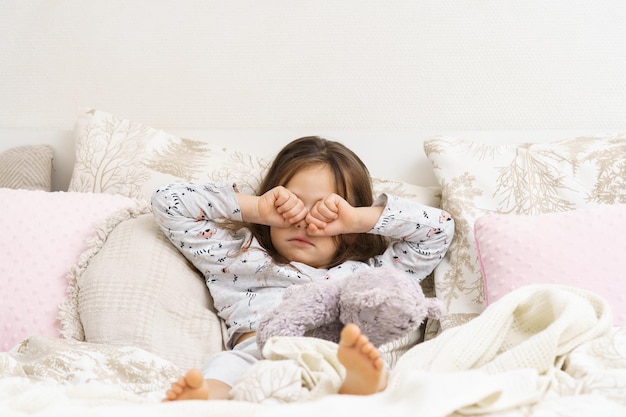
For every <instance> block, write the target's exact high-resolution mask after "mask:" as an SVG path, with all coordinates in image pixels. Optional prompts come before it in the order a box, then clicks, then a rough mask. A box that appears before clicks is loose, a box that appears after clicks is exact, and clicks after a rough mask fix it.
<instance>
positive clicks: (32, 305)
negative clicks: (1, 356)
mask: <svg viewBox="0 0 626 417" xmlns="http://www.w3.org/2000/svg"><path fill="white" fill-rule="evenodd" d="M0 201H2V216H0V231H1V232H0V348H1V349H2V350H3V351H6V350H9V349H10V348H12V347H13V346H14V345H15V344H16V343H18V342H20V341H21V340H23V339H24V338H26V337H28V336H31V335H39V336H59V335H60V332H59V331H60V324H59V321H58V320H57V315H58V307H59V304H61V302H63V301H64V300H65V298H66V287H67V273H68V272H69V270H70V267H71V266H72V265H74V264H76V263H77V262H78V259H79V257H80V254H81V253H82V252H83V251H84V250H85V249H87V239H88V238H89V237H90V236H93V235H94V233H95V230H96V229H95V227H94V226H95V225H96V224H97V223H98V222H100V221H102V220H104V219H105V218H106V217H108V216H109V215H111V214H113V213H115V212H116V211H118V210H120V209H121V208H123V207H129V206H131V205H132V203H133V202H134V200H133V199H131V198H128V197H124V196H120V195H112V194H91V193H66V192H45V191H29V190H11V189H5V188H2V189H0Z"/></svg>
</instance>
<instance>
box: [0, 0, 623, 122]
mask: <svg viewBox="0 0 626 417" xmlns="http://www.w3.org/2000/svg"><path fill="white" fill-rule="evenodd" d="M625 21H626V2H623V1H621V0H612V1H609V0H606V1H605V0H595V1H593V2H592V1H579V0H572V1H557V0H555V1H545V0H525V1H514V0H502V1H487V0H466V1H451V0H442V1H423V0H397V1H370V0H342V1H316V2H313V1H300V0H291V1H290V0H283V1H278V0H264V1H233V2H225V1H215V0H202V1H191V0H181V1H176V2H174V1H161V0H159V1H155V0H135V1H132V2H128V1H125V0H107V1H84V0H65V1H49V0H39V1H35V0H3V1H2V2H0V39H1V41H0V127H11V128H12V127H46V128H47V127H60V128H71V126H72V124H73V123H74V120H75V114H76V111H77V110H78V109H79V108H82V107H87V106H90V107H96V108H99V109H102V110H106V111H110V112H114V113H117V114H120V115H123V116H125V117H130V118H135V119H138V120H141V121H143V122H145V123H148V124H151V125H154V126H159V127H171V128H183V127H184V128H207V127H214V128H217V129H231V128H245V129H250V128H253V129H258V128H268V129H272V128H296V129H302V128H328V129H432V130H437V129H545V128H554V129H586V128H607V129H619V128H624V127H626V123H625V122H626V116H625V115H626V41H625V39H626V29H625V28H626V26H625V25H624V22H625Z"/></svg>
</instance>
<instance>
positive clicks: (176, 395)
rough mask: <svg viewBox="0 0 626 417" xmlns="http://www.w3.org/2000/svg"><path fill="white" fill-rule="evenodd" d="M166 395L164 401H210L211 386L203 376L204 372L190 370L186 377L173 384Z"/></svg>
mask: <svg viewBox="0 0 626 417" xmlns="http://www.w3.org/2000/svg"><path fill="white" fill-rule="evenodd" d="M165 395H166V397H165V399H164V400H163V401H178V400H208V399H209V384H208V383H207V381H205V379H204V376H202V372H200V371H199V370H198V369H190V370H189V371H187V373H186V374H185V376H182V377H180V378H179V379H178V381H176V382H174V383H173V384H172V386H171V388H170V389H169V390H168V391H167V392H166V393H165Z"/></svg>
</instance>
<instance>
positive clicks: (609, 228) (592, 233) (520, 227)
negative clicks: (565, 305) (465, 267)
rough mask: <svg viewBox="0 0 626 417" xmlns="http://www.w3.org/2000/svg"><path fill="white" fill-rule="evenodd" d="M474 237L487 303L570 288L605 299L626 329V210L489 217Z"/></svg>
mask: <svg viewBox="0 0 626 417" xmlns="http://www.w3.org/2000/svg"><path fill="white" fill-rule="evenodd" d="M474 233H475V238H476V246H477V249H478V257H479V260H480V265H481V270H482V275H483V279H484V285H485V294H486V298H487V303H492V302H494V301H496V300H497V299H499V298H500V297H502V296H503V295H504V294H506V293H508V292H509V291H511V290H513V289H515V288H519V287H520V286H523V285H527V284H540V283H551V284H562V285H570V286H575V287H580V288H584V289H587V290H591V291H594V292H596V293H598V294H600V295H602V296H604V297H605V298H606V299H607V300H608V302H609V303H610V304H611V306H612V307H613V312H614V322H615V324H617V325H622V324H626V256H625V255H624V253H625V249H626V205H623V204H618V205H605V206H597V207H593V208H584V209H579V210H574V211H568V212H561V213H550V214H540V215H512V214H487V215H485V216H483V217H480V218H479V219H478V220H477V221H476V223H475V227H474Z"/></svg>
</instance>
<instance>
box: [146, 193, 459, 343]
mask: <svg viewBox="0 0 626 417" xmlns="http://www.w3.org/2000/svg"><path fill="white" fill-rule="evenodd" d="M374 205H375V206H384V210H383V213H382V214H381V216H380V218H379V219H378V222H377V223H376V225H375V226H374V227H373V228H372V230H370V231H369V232H368V233H374V234H379V235H383V236H387V237H389V238H391V244H390V245H389V247H388V248H387V250H386V251H385V252H384V253H383V254H381V255H379V256H376V257H374V258H372V259H370V260H369V261H368V262H359V261H348V262H345V263H343V264H341V265H338V266H335V267H333V268H331V269H319V268H313V267H310V266H308V265H305V264H303V263H299V262H291V263H289V264H277V263H276V262H274V261H273V260H272V258H271V257H270V256H269V255H268V254H267V253H266V252H265V250H264V249H263V248H262V247H261V246H260V245H259V243H258V241H257V240H256V239H254V238H252V239H251V237H250V235H251V232H250V231H249V230H248V229H247V228H242V229H240V230H238V231H233V230H230V229H228V228H223V227H221V225H220V221H223V220H225V219H230V220H234V221H242V218H241V210H240V208H239V204H238V202H237V198H236V195H235V191H234V186H233V185H232V184H226V183H205V184H200V183H188V184H184V183H176V184H170V185H167V186H164V187H162V188H159V189H158V190H156V191H155V192H154V194H153V196H152V209H153V213H154V216H155V218H156V221H157V223H158V224H159V226H160V227H161V229H162V230H163V232H164V233H165V234H166V236H167V237H168V238H169V239H170V241H171V242H172V243H173V244H174V245H175V246H176V247H177V248H178V250H179V251H180V252H181V253H182V254H183V255H184V256H185V257H186V258H187V259H188V260H189V261H190V262H191V263H192V264H193V265H194V266H195V267H196V268H197V269H198V270H199V271H200V272H201V273H202V274H203V275H204V278H205V281H206V285H207V287H208V289H209V292H210V294H211V296H212V297H213V300H214V304H215V308H216V310H217V313H218V315H219V317H220V318H222V319H223V320H224V322H225V323H226V327H227V329H228V340H227V343H226V346H227V347H229V348H232V346H233V345H234V342H235V341H236V340H237V339H238V338H239V336H240V335H242V334H244V333H247V332H251V331H255V330H256V326H257V323H258V321H259V320H260V318H261V316H262V315H263V314H264V313H265V312H267V311H270V310H273V309H274V308H276V307H277V306H278V305H279V304H280V302H281V299H282V292H283V290H284V289H285V288H286V287H289V286H291V285H299V284H306V283H309V282H313V281H319V280H324V279H338V278H341V277H345V276H347V275H349V274H352V273H354V271H356V270H358V269H361V268H374V267H379V266H382V265H394V266H396V267H397V268H399V269H402V270H404V271H406V272H408V273H410V274H413V275H414V276H415V279H417V280H420V281H421V280H422V279H424V278H425V277H426V276H427V275H428V274H430V272H432V270H433V269H434V268H435V266H436V265H437V264H438V263H439V261H440V260H441V259H442V258H443V255H444V254H445V252H446V251H447V250H448V247H449V246H450V243H451V241H452V236H453V233H454V221H453V220H452V218H451V217H450V215H449V214H447V213H446V212H445V211H442V210H440V209H436V208H433V207H429V206H425V205H422V204H419V203H416V202H413V201H409V200H406V199H402V198H399V197H396V196H392V195H387V194H382V195H381V196H380V197H378V198H377V199H376V201H375V202H374ZM249 242H250V244H249V245H248V243H249ZM244 246H245V248H244Z"/></svg>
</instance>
